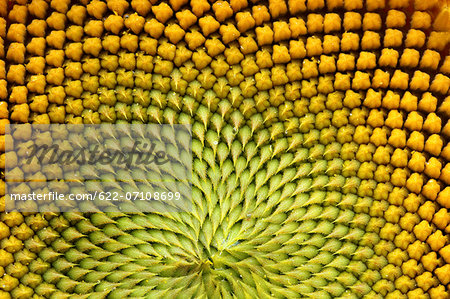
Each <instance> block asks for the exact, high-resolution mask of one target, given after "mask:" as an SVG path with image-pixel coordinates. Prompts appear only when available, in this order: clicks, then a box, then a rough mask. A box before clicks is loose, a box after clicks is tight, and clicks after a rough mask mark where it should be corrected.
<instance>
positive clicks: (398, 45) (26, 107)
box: [0, 0, 450, 299]
mask: <svg viewBox="0 0 450 299" xmlns="http://www.w3.org/2000/svg"><path fill="white" fill-rule="evenodd" d="M447 5H448V4H447V2H446V1H440V0H414V1H410V0H366V1H363V0H265V1H261V0H219V1H208V0H170V1H159V0H132V1H126V0H92V1H90V0H73V1H72V0H0V133H1V136H0V148H1V150H2V152H3V154H2V155H1V156H0V163H1V166H2V167H3V168H4V167H5V154H4V151H5V148H8V146H9V145H8V140H7V139H6V138H5V135H4V134H5V125H7V124H9V123H12V124H17V123H33V124H49V123H60V124H100V123H155V124H191V125H192V134H193V140H192V152H193V182H192V184H193V190H192V201H193V205H194V207H193V210H192V211H190V212H182V213H175V214H168V213H167V214H164V213H141V214H126V213H85V214H82V213H76V212H65V213H18V212H10V213H6V212H4V197H3V198H2V200H1V201H0V298H1V299H3V298H5V299H7V298H36V299H37V298H315V299H321V298H395V299H397V298H432V299H435V298H436V299H439V298H442V299H445V298H449V283H450V238H449V233H450V213H449V209H450V187H449V184H450V163H449V160H450V145H449V139H450V122H449V118H450V97H449V88H450V78H449V76H450V55H449V42H450V29H449V26H450V16H449V15H450V13H449V8H448V6H447ZM12 159H14V157H12ZM27 175H28V174H27ZM41 175H42V174H41ZM2 178H4V171H2ZM4 185H5V184H4V181H2V182H1V188H0V190H1V195H2V196H4V194H5V186H4Z"/></svg>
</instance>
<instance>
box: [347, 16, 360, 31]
mask: <svg viewBox="0 0 450 299" xmlns="http://www.w3.org/2000/svg"><path fill="white" fill-rule="evenodd" d="M343 26H344V29H345V31H353V30H359V29H360V28H361V15H360V14H359V13H357V12H346V13H345V14H344V22H343Z"/></svg>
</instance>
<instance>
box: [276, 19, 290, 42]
mask: <svg viewBox="0 0 450 299" xmlns="http://www.w3.org/2000/svg"><path fill="white" fill-rule="evenodd" d="M273 32H274V41H275V42H279V41H282V40H286V39H289V38H290V37H291V29H290V28H289V24H288V23H286V22H283V21H278V22H274V23H273Z"/></svg>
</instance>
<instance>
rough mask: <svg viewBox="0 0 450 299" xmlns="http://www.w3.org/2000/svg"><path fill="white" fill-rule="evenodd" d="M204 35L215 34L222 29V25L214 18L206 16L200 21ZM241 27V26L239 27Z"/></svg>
mask: <svg viewBox="0 0 450 299" xmlns="http://www.w3.org/2000/svg"><path fill="white" fill-rule="evenodd" d="M198 23H199V25H200V28H201V29H202V32H203V35H204V36H208V35H210V34H211V33H213V32H215V31H216V30H217V29H219V27H220V23H219V22H217V21H216V20H215V19H214V18H213V17H212V16H206V17H203V18H200V19H199V20H198ZM238 27H239V25H238Z"/></svg>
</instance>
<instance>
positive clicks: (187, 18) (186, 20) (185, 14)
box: [145, 9, 197, 32]
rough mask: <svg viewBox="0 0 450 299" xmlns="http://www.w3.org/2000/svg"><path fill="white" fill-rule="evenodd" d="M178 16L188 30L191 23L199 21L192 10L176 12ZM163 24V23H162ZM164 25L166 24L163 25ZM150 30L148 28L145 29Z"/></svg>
mask: <svg viewBox="0 0 450 299" xmlns="http://www.w3.org/2000/svg"><path fill="white" fill-rule="evenodd" d="M176 17H177V20H178V24H179V25H180V26H181V27H182V28H183V29H184V30H187V29H188V28H189V27H191V25H193V24H195V22H197V16H196V15H194V14H193V13H192V12H191V11H190V10H188V9H184V10H182V11H179V12H177V13H176ZM161 25H162V24H161ZM162 26H163V27H164V25H162ZM145 31H146V32H148V31H147V30H145Z"/></svg>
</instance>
